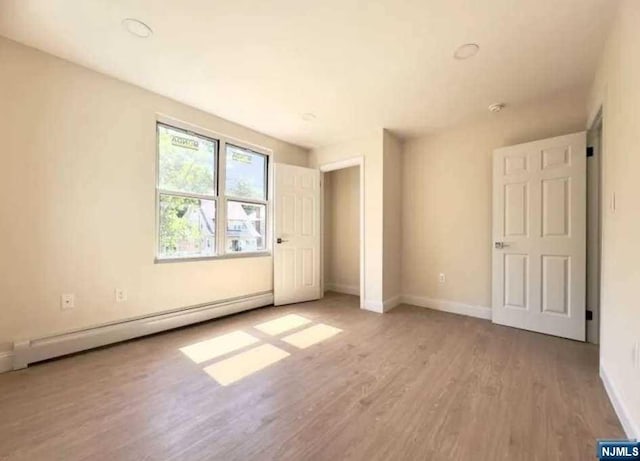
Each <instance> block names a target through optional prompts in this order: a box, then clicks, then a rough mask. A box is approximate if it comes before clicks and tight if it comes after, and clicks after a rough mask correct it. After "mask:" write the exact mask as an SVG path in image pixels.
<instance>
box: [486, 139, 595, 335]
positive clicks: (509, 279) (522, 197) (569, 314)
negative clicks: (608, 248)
mask: <svg viewBox="0 0 640 461" xmlns="http://www.w3.org/2000/svg"><path fill="white" fill-rule="evenodd" d="M493 243H494V246H493V295H492V297H493V302H492V303H493V322H494V323H498V324H501V325H508V326H511V327H517V328H523V329H526V330H532V331H538V332H540V333H547V334H551V335H556V336H562V337H565V338H571V339H576V340H579V341H584V340H585V291H586V290H585V279H586V133H584V132H583V133H575V134H571V135H567V136H559V137H557V138H550V139H545V140H541V141H535V142H530V143H526V144H520V145H517V146H511V147H505V148H502V149H498V150H496V151H495V152H494V157H493Z"/></svg>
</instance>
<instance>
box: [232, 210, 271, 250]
mask: <svg viewBox="0 0 640 461" xmlns="http://www.w3.org/2000/svg"><path fill="white" fill-rule="evenodd" d="M266 213H267V207H266V206H265V205H255V204H253V203H242V202H234V201H231V200H229V201H228V202H227V251H230V252H245V251H262V250H265V249H266V236H267V233H266V226H267V220H266Z"/></svg>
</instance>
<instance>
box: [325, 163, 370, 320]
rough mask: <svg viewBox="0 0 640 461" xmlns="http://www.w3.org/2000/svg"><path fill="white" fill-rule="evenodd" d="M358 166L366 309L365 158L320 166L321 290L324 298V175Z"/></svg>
mask: <svg viewBox="0 0 640 461" xmlns="http://www.w3.org/2000/svg"><path fill="white" fill-rule="evenodd" d="M354 166H357V167H359V168H360V309H364V301H365V299H366V297H365V287H366V284H365V270H364V269H365V265H364V261H365V258H364V248H365V245H364V214H365V209H364V157H363V156H359V157H352V158H349V159H346V160H338V161H336V162H330V163H325V164H323V165H320V173H321V174H322V191H321V192H322V194H321V196H320V209H321V210H322V211H321V213H320V228H321V229H322V239H321V240H320V272H321V276H320V288H321V290H322V294H323V296H324V285H325V280H324V247H325V244H324V241H325V238H326V232H325V228H324V221H325V220H324V195H325V189H324V184H325V181H324V175H325V173H329V172H331V171H336V170H342V169H344V168H351V167H354Z"/></svg>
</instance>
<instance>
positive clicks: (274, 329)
mask: <svg viewBox="0 0 640 461" xmlns="http://www.w3.org/2000/svg"><path fill="white" fill-rule="evenodd" d="M308 323H311V320H309V319H307V318H305V317H302V316H301V315H297V314H289V315H285V316H282V317H278V318H277V319H274V320H269V321H268V322H264V323H261V324H259V325H256V326H254V328H255V329H256V330H260V331H261V332H263V333H266V334H268V335H271V336H276V335H279V334H280V333H284V332H285V331H289V330H293V329H294V328H298V327H300V326H302V325H306V324H308Z"/></svg>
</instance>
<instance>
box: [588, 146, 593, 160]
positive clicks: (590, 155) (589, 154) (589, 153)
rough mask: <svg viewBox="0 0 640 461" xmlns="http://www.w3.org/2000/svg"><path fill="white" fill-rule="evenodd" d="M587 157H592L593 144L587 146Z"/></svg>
mask: <svg viewBox="0 0 640 461" xmlns="http://www.w3.org/2000/svg"><path fill="white" fill-rule="evenodd" d="M587 157H593V146H589V147H587Z"/></svg>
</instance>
